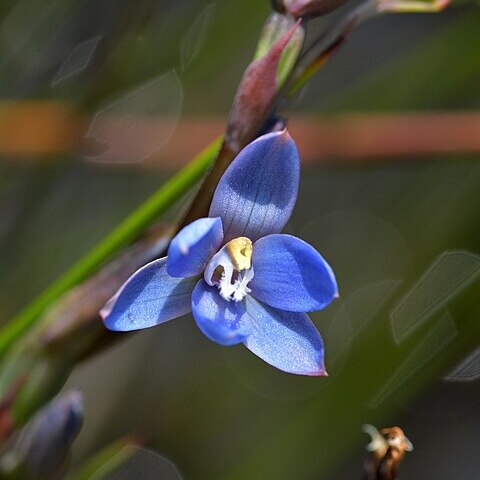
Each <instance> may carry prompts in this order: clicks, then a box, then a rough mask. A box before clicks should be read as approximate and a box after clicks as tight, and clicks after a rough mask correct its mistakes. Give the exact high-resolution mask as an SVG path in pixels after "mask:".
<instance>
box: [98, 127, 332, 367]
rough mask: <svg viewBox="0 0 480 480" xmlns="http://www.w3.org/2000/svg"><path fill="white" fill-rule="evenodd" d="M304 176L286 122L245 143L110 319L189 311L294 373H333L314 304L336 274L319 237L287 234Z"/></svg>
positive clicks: (322, 302) (112, 308)
mask: <svg viewBox="0 0 480 480" xmlns="http://www.w3.org/2000/svg"><path fill="white" fill-rule="evenodd" d="M299 176H300V160H299V157H298V152H297V148H296V145H295V142H294V141H293V140H292V138H291V137H290V135H289V134H288V132H287V131H286V130H283V131H282V132H275V133H269V134H266V135H263V136H261V137H260V138H258V139H257V140H255V141H253V142H252V143H250V144H249V145H247V146H246V147H245V148H244V149H243V150H242V151H241V152H240V153H239V154H238V156H237V157H236V158H235V159H234V161H233V162H232V163H231V165H230V166H229V167H228V169H227V170H226V172H225V174H224V175H223V177H222V178H221V180H220V182H219V183H218V186H217V188H216V191H215V194H214V197H213V200H212V203H211V206H210V211H209V216H208V218H200V219H198V220H196V221H194V222H193V223H191V224H189V225H187V226H186V227H184V228H183V229H182V230H181V231H180V232H179V233H178V234H177V235H176V236H175V237H174V238H173V239H172V241H171V243H170V246H169V249H168V255H167V257H165V258H161V259H159V260H155V261H153V262H151V263H149V264H147V265H145V266H144V267H143V268H141V269H140V270H138V271H137V272H136V273H135V274H134V275H132V276H131V277H130V279H129V280H127V282H126V283H125V284H124V285H123V287H122V288H121V289H120V290H119V291H118V293H117V294H116V295H115V296H114V297H113V298H112V299H111V300H110V301H109V302H108V303H107V305H106V306H105V307H104V309H103V310H102V312H101V313H102V317H103V319H104V322H105V325H106V326H107V328H109V329H111V330H120V331H129V330H138V329H142V328H148V327H153V326H155V325H159V324H160V323H163V322H166V321H167V320H171V319H173V318H177V317H180V316H182V315H184V314H186V313H188V312H190V311H191V312H192V313H193V317H194V319H195V321H196V322H197V325H198V326H199V328H200V329H201V330H202V332H203V333H204V334H205V335H206V336H207V337H208V338H210V339H211V340H213V341H215V342H217V343H219V344H221V345H234V344H239V343H243V344H244V345H245V346H246V347H247V348H248V349H249V350H251V351H252V352H253V353H255V354H256V355H258V356H259V357H260V358H262V359H263V360H265V361H266V362H268V363H269V364H271V365H273V366H275V367H277V368H279V369H281V370H284V371H286V372H290V373H296V374H303V375H325V374H326V372H325V367H324V346H323V341H322V338H321V336H320V334H319V332H318V330H317V328H316V327H315V325H314V324H313V323H312V321H311V320H310V319H309V317H308V315H307V314H306V312H311V311H314V310H320V309H322V308H324V307H326V306H327V305H328V304H329V303H330V302H331V301H332V300H333V299H334V298H335V297H337V296H338V289H337V283H336V280H335V276H334V274H333V271H332V269H331V268H330V266H329V265H328V263H327V262H326V261H325V260H324V259H323V257H322V256H321V255H320V254H319V253H318V252H317V251H316V250H315V249H314V248H313V247H312V246H311V245H309V244H307V243H306V242H304V241H303V240H300V239H299V238H296V237H294V236H291V235H286V234H282V233H280V232H281V231H282V230H283V228H284V227H285V225H286V223H287V221H288V220H289V218H290V215H291V213H292V210H293V207H294V205H295V202H296V199H297V193H298V184H299Z"/></svg>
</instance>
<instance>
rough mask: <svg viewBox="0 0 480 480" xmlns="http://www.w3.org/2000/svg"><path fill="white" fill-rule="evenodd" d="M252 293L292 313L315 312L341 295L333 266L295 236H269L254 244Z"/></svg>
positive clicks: (263, 300)
mask: <svg viewBox="0 0 480 480" xmlns="http://www.w3.org/2000/svg"><path fill="white" fill-rule="evenodd" d="M252 264H253V268H254V271H255V276H254V277H253V279H252V280H251V281H250V283H249V284H248V286H249V288H250V289H251V290H252V296H254V297H255V298H257V299H258V300H261V301H262V302H265V303H266V304H268V305H270V306H272V307H275V308H280V309H282V310H289V311H291V312H311V311H313V310H320V309H322V308H324V307H326V306H327V305H328V304H329V303H330V302H331V301H332V300H333V299H334V298H336V297H338V288H337V282H336V280H335V275H334V273H333V270H332V269H331V268H330V265H328V263H327V262H326V261H325V260H324V259H323V257H322V256H321V255H320V254H319V253H318V252H317V251H316V250H315V249H314V248H313V247H312V246H311V245H309V244H308V243H306V242H304V241H303V240H300V239H299V238H296V237H292V236H291V235H278V234H277V235H269V236H267V237H264V238H261V239H260V240H257V241H256V242H255V243H254V245H253V256H252Z"/></svg>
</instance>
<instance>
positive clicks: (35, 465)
mask: <svg viewBox="0 0 480 480" xmlns="http://www.w3.org/2000/svg"><path fill="white" fill-rule="evenodd" d="M82 425H83V401H82V395H81V393H80V392H78V391H71V392H68V393H66V394H65V395H62V396H60V397H58V398H56V399H55V400H53V401H52V402H50V403H49V404H48V405H47V406H45V407H44V408H43V409H42V410H40V411H39V412H38V413H37V415H36V416H35V417H34V418H33V419H32V420H31V421H30V422H29V423H28V424H27V426H26V427H25V428H24V429H23V431H22V432H21V434H20V437H19V439H18V442H17V445H16V448H15V453H16V455H17V456H18V457H19V458H20V461H21V462H22V464H23V468H24V470H25V472H26V475H27V476H28V478H52V476H54V475H55V474H56V473H57V472H59V470H60V469H61V468H62V466H63V465H64V463H65V460H66V459H67V456H68V452H69V450H70V447H71V445H72V443H73V441H74V440H75V438H76V437H77V435H78V434H79V432H80V430H81V428H82Z"/></svg>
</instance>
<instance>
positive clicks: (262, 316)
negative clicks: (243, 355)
mask: <svg viewBox="0 0 480 480" xmlns="http://www.w3.org/2000/svg"><path fill="white" fill-rule="evenodd" d="M246 308H247V312H248V315H249V316H250V321H251V324H252V331H251V333H250V335H249V336H248V337H247V339H246V340H245V342H244V343H245V346H246V347H247V348H248V349H249V350H251V351H252V352H253V353H254V354H255V355H258V356H259V357H260V358H261V359H262V360H265V362H267V363H269V364H270V365H273V366H274V367H276V368H279V369H280V370H283V371H284V372H288V373H296V374H299V375H326V374H327V373H326V371H325V367H324V363H323V356H324V349H323V340H322V337H321V336H320V333H318V330H317V329H316V327H315V325H314V324H313V323H312V321H311V320H310V319H309V318H308V315H307V314H305V313H297V312H286V311H284V310H277V309H275V308H272V307H269V306H267V305H264V304H262V303H260V302H257V301H256V300H255V299H254V298H252V297H247V300H246Z"/></svg>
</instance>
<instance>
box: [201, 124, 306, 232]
mask: <svg viewBox="0 0 480 480" xmlns="http://www.w3.org/2000/svg"><path fill="white" fill-rule="evenodd" d="M299 176H300V160H299V158H298V152H297V147H296V146H295V142H294V141H293V140H292V139H291V137H290V135H289V134H288V133H287V131H286V130H284V131H283V132H275V133H268V134H266V135H263V136H262V137H260V138H258V139H257V140H255V141H254V142H252V143H250V144H249V145H247V146H246V147H245V148H244V149H243V150H242V151H241V152H240V153H239V154H238V156H237V157H236V158H235V160H234V161H233V162H232V164H231V165H230V166H229V167H228V169H227V171H226V172H225V174H224V175H223V177H222V178H221V180H220V182H219V183H218V186H217V189H216V190H215V194H214V196H213V200H212V204H211V206H210V214H209V216H210V217H221V219H222V222H223V231H224V235H225V241H228V240H231V239H232V238H235V237H241V236H245V237H248V238H250V239H251V240H256V239H257V238H260V237H263V236H265V235H268V234H270V233H278V232H281V231H282V229H283V227H284V226H285V224H286V223H287V222H288V219H289V218H290V215H291V213H292V210H293V207H294V205H295V201H296V199H297V193H298V181H299Z"/></svg>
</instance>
